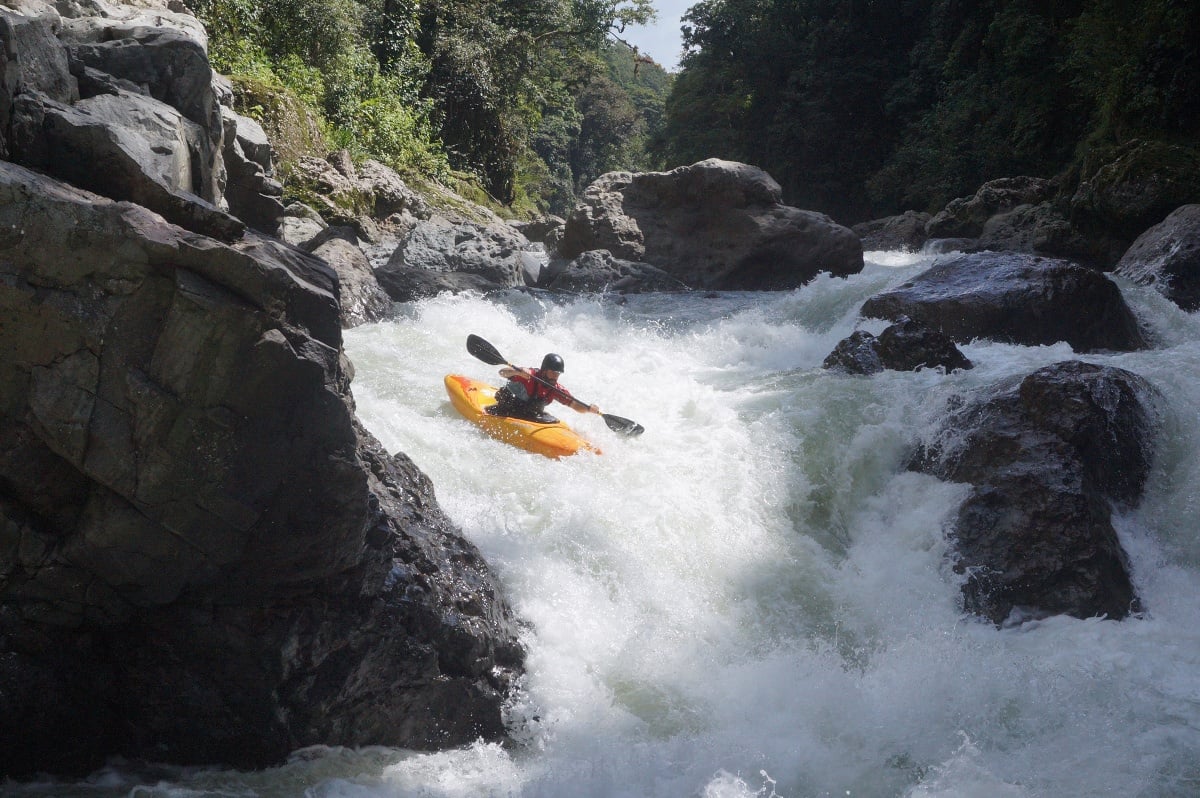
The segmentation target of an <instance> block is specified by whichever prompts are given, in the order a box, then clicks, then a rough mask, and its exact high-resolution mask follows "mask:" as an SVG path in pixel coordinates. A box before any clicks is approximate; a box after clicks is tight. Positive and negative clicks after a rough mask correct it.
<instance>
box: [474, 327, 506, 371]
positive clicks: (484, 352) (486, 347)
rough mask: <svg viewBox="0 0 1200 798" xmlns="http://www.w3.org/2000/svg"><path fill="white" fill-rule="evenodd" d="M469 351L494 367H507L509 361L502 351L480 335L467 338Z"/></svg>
mask: <svg viewBox="0 0 1200 798" xmlns="http://www.w3.org/2000/svg"><path fill="white" fill-rule="evenodd" d="M467 351H468V352H470V353H471V354H472V355H474V356H475V357H477V358H479V359H480V360H482V361H483V362H484V363H487V364H489V365H492V366H506V365H508V361H507V360H505V359H504V355H502V354H500V350H499V349H497V348H496V347H494V346H492V345H491V344H489V343H488V342H487V341H485V340H483V339H482V338H480V337H479V336H478V335H474V334H472V335H468V336H467Z"/></svg>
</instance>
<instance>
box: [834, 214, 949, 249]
mask: <svg viewBox="0 0 1200 798" xmlns="http://www.w3.org/2000/svg"><path fill="white" fill-rule="evenodd" d="M931 218H932V217H931V216H930V215H929V214H928V213H920V212H918V211H905V212H904V213H902V214H900V215H898V216H888V217H886V218H883V219H875V220H873V221H870V222H862V223H861V224H856V225H854V227H852V228H851V229H852V230H853V231H854V234H855V235H856V236H858V237H859V239H861V240H862V245H863V249H867V250H903V251H906V252H916V251H918V250H920V249H921V246H922V245H923V244H924V243H925V241H926V240H928V238H929V234H928V233H926V232H925V228H926V226H927V225H928V224H929V220H930V219H931Z"/></svg>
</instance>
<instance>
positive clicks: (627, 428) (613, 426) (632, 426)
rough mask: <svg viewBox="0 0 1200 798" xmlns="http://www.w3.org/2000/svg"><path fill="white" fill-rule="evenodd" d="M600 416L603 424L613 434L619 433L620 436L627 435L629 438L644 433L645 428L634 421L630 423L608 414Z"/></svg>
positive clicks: (625, 419) (627, 420)
mask: <svg viewBox="0 0 1200 798" xmlns="http://www.w3.org/2000/svg"><path fill="white" fill-rule="evenodd" d="M600 416H601V417H602V418H603V419H604V423H605V424H607V425H608V428H609V429H610V430H612V431H613V432H619V433H621V434H622V435H628V436H630V437H631V438H632V437H635V436H637V435H641V434H642V433H643V432H645V431H646V428H645V427H643V426H642V425H641V424H639V423H637V422H636V421H631V420H629V419H627V418H621V417H620V416H614V415H610V414H608V413H601V414H600Z"/></svg>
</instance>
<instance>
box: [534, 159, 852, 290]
mask: <svg viewBox="0 0 1200 798" xmlns="http://www.w3.org/2000/svg"><path fill="white" fill-rule="evenodd" d="M781 197H782V191H781V189H780V187H779V184H778V183H776V182H775V180H774V179H772V178H771V176H770V175H768V174H767V173H766V172H764V171H763V170H761V169H759V168H757V167H754V166H749V165H747V164H742V163H735V162H732V161H722V160H717V159H710V160H707V161H701V162H700V163H696V164H693V165H691V166H681V167H679V168H678V169H674V170H672V171H670V172H642V173H630V172H611V173H609V174H606V175H603V176H601V177H600V178H599V179H598V180H596V181H595V182H594V183H592V185H590V186H588V188H587V189H586V190H585V191H584V193H583V197H582V198H581V200H580V202H579V204H578V205H577V206H576V208H575V210H574V211H572V212H571V214H570V217H569V218H568V219H567V223H566V226H565V229H564V232H563V237H562V240H561V241H560V242H559V245H558V252H559V254H560V255H561V256H562V257H564V258H568V259H572V258H575V257H578V256H579V255H580V254H582V253H584V252H587V251H589V250H599V249H604V250H608V251H609V252H611V253H612V255H613V256H614V257H616V258H619V259H621V260H626V261H632V262H645V263H650V264H653V265H654V266H656V267H658V268H660V269H662V270H663V271H665V272H667V273H668V274H670V275H672V276H673V277H675V278H677V279H679V280H680V281H682V282H683V283H685V284H686V285H688V286H690V287H693V288H708V289H723V290H764V289H766V290H770V289H790V288H796V287H798V286H801V285H803V284H804V283H806V282H808V281H809V280H811V279H812V278H813V277H815V276H816V275H817V274H819V273H821V272H829V273H831V274H834V275H838V276H843V275H847V274H856V273H858V272H859V271H861V270H862V266H863V259H862V244H861V242H860V241H859V239H858V236H856V235H855V234H854V233H853V232H851V231H850V230H849V229H847V228H845V227H842V226H841V225H838V224H836V223H835V222H834V221H833V220H832V219H830V218H829V217H828V216H825V215H824V214H820V213H815V212H813V211H805V210H800V209H799V208H793V207H790V206H788V205H784V204H783V203H782V201H781Z"/></svg>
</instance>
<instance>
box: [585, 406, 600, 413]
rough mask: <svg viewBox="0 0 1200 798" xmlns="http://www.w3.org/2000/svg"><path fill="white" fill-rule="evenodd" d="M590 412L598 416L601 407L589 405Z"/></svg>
mask: <svg viewBox="0 0 1200 798" xmlns="http://www.w3.org/2000/svg"><path fill="white" fill-rule="evenodd" d="M588 412H589V413H595V414H596V415H600V406H599V405H588Z"/></svg>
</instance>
